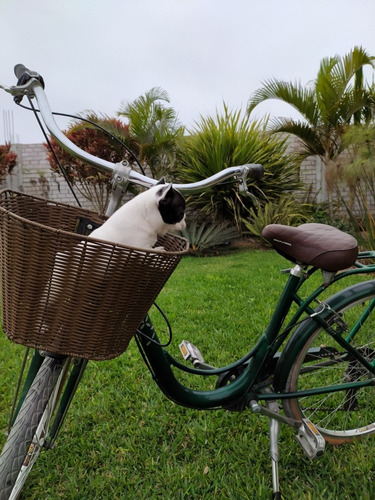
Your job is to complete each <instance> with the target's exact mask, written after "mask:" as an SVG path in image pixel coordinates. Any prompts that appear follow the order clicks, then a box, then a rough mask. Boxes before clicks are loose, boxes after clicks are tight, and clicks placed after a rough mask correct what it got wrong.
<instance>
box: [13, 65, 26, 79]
mask: <svg viewBox="0 0 375 500" xmlns="http://www.w3.org/2000/svg"><path fill="white" fill-rule="evenodd" d="M27 71H29V70H28V69H27V68H26V66H24V65H23V64H16V65H15V66H14V74H15V75H16V77H17V79H18V80H19V79H20V78H21V76H22V75H23V74H24V73H26V72H27Z"/></svg>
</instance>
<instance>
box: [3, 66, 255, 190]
mask: <svg viewBox="0 0 375 500" xmlns="http://www.w3.org/2000/svg"><path fill="white" fill-rule="evenodd" d="M14 72H15V75H16V77H17V79H18V81H17V85H16V86H12V87H6V86H4V85H0V88H2V89H3V90H5V91H6V92H9V93H10V94H11V95H13V97H14V100H15V102H16V103H17V104H19V103H20V102H21V100H22V98H23V96H24V95H28V96H29V97H30V98H31V99H32V98H35V99H36V101H37V103H38V107H39V111H40V115H41V117H42V120H43V122H44V124H45V126H46V128H47V129H48V131H49V133H50V134H51V136H52V137H53V138H54V139H55V140H56V141H57V142H58V144H59V145H60V146H61V147H62V148H64V149H65V150H66V151H68V152H69V153H70V154H71V155H72V156H74V157H75V158H78V159H80V160H82V161H83V162H85V163H88V164H90V165H92V166H93V167H95V168H96V169H98V170H99V171H101V172H103V173H112V175H113V177H114V178H115V177H116V174H117V173H118V172H121V177H122V178H124V173H125V177H126V179H125V180H126V182H131V183H133V184H137V185H140V186H144V187H151V186H153V185H155V184H156V183H157V182H158V181H157V180H156V179H152V178H150V177H147V176H145V175H142V174H140V173H138V172H136V171H135V170H132V169H131V168H130V167H129V165H128V163H127V162H125V161H124V162H121V163H120V164H114V163H111V162H109V161H106V160H102V159H101V158H98V157H96V156H94V155H91V154H89V153H87V152H86V151H84V150H83V149H81V148H79V147H78V146H76V145H75V144H74V143H73V142H72V141H70V140H69V139H68V138H67V137H66V136H65V135H64V134H63V132H62V131H61V130H60V128H59V127H58V125H57V124H56V121H55V119H54V117H53V114H52V111H51V109H50V106H49V103H48V101H47V97H46V95H45V92H44V80H43V77H42V76H41V75H39V73H37V72H36V71H31V70H29V69H28V68H26V66H24V65H23V64H17V65H16V66H15V68H14ZM263 173H264V170H263V166H262V165H259V164H247V165H239V166H234V167H229V168H226V169H223V170H222V171H220V172H218V173H217V174H214V175H212V176H211V177H208V178H206V179H203V180H202V181H199V182H193V183H189V184H175V183H173V186H174V187H175V188H176V189H178V190H179V191H181V192H182V193H194V192H200V191H204V190H205V189H206V188H208V187H211V186H214V185H215V184H218V183H220V182H223V181H225V180H227V179H234V180H236V181H238V182H239V190H240V192H241V193H243V194H246V193H247V192H248V190H247V183H246V179H247V177H250V178H252V179H254V180H259V179H261V178H262V176H263Z"/></svg>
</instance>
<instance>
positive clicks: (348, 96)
mask: <svg viewBox="0 0 375 500" xmlns="http://www.w3.org/2000/svg"><path fill="white" fill-rule="evenodd" d="M365 66H371V67H372V68H374V67H375V57H373V56H370V55H369V54H368V53H367V52H366V51H365V50H364V49H363V48H362V47H355V48H354V49H353V50H352V51H350V52H349V53H348V54H346V55H345V56H344V57H339V56H337V55H336V56H334V57H329V58H325V59H323V60H322V61H321V64H320V68H319V71H318V75H317V78H316V80H315V81H314V82H313V84H312V85H310V86H303V85H301V83H292V82H283V81H280V80H277V79H271V80H268V81H267V82H265V84H264V86H263V87H262V88H260V89H258V90H257V91H255V92H254V94H253V95H252V96H251V97H250V99H249V101H248V107H247V111H248V113H249V114H250V113H251V112H252V111H253V109H254V108H255V107H256V106H257V105H258V104H260V103H261V102H263V101H266V100H268V99H279V100H281V101H283V102H285V103H288V104H290V105H291V106H293V107H294V108H295V109H296V110H297V111H298V112H299V113H300V114H301V119H300V120H294V119H292V118H275V119H274V120H273V121H272V122H271V123H272V125H271V130H272V131H273V132H284V133H288V134H292V135H294V136H296V137H298V138H299V139H300V142H301V145H302V147H303V150H302V152H301V157H302V158H305V157H307V156H311V155H317V156H319V157H320V158H321V160H322V161H323V163H324V165H325V172H326V181H327V187H328V191H329V193H331V192H332V189H333V186H334V184H335V182H336V176H335V175H334V174H333V172H334V171H335V170H336V169H332V167H333V166H334V165H335V160H336V159H337V158H338V156H339V155H340V153H341V152H342V151H343V150H344V145H343V141H342V136H343V134H344V133H345V131H346V130H347V128H348V126H349V125H350V124H352V123H355V124H359V123H368V122H370V121H371V119H373V117H374V114H375V86H374V84H372V86H368V85H366V83H365V81H364V76H363V69H364V67H365Z"/></svg>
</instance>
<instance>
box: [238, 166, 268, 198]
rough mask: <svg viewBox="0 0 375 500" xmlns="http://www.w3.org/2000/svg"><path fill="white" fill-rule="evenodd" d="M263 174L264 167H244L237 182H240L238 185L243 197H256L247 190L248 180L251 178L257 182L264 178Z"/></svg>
mask: <svg viewBox="0 0 375 500" xmlns="http://www.w3.org/2000/svg"><path fill="white" fill-rule="evenodd" d="M249 173H250V175H249ZM263 174H264V168H263V165H259V164H250V165H243V167H242V172H241V173H240V174H239V175H238V176H237V180H238V181H239V185H238V190H239V192H240V193H241V194H242V195H243V196H247V197H249V198H254V195H253V194H252V193H251V192H250V191H249V190H248V188H247V178H248V177H250V178H253V179H255V180H260V179H261V178H262V177H263Z"/></svg>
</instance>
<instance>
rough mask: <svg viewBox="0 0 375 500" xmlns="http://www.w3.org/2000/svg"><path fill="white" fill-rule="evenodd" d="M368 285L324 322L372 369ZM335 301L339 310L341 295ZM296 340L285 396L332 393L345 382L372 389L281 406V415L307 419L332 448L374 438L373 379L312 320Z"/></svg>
mask: <svg viewBox="0 0 375 500" xmlns="http://www.w3.org/2000/svg"><path fill="white" fill-rule="evenodd" d="M367 283H368V285H367V287H366V286H363V287H361V284H359V285H358V286H357V285H354V286H353V287H351V288H350V293H347V294H346V299H345V300H344V301H343V300H341V305H340V306H339V307H338V308H335V312H333V311H332V312H331V313H329V315H328V318H326V321H327V322H328V323H329V324H330V326H331V327H332V328H333V329H334V330H335V331H336V332H339V333H340V335H341V336H342V337H343V338H345V339H346V340H347V341H348V342H350V344H351V346H353V347H354V348H355V349H356V350H357V351H358V353H360V354H361V356H363V358H365V359H366V360H367V361H368V362H369V363H372V364H373V365H374V364H375V311H374V309H375V286H374V284H373V282H372V284H371V283H370V282H367ZM347 290H349V289H347ZM366 290H367V291H366ZM343 296H344V295H341V297H343ZM334 297H335V300H333V302H332V304H334V303H335V302H336V303H337V304H339V302H340V294H336V296H334ZM328 302H329V301H328ZM343 302H344V303H343ZM332 309H333V308H332ZM298 336H299V340H298V342H299V343H300V346H301V348H300V351H299V353H298V355H297V356H296V357H295V359H294V361H293V362H292V365H291V367H290V370H289V374H288V377H287V380H286V384H285V387H284V390H283V392H294V391H303V390H307V389H312V388H317V387H318V388H320V387H327V386H331V387H333V388H334V389H336V388H338V386H339V385H340V384H344V383H347V382H350V383H351V382H366V383H367V382H368V383H369V384H371V381H373V383H372V384H371V385H367V386H366V387H360V388H358V387H355V386H353V388H351V389H346V390H338V391H337V392H329V393H327V394H318V395H311V396H305V397H303V396H301V397H299V398H295V399H289V400H284V401H283V406H284V410H285V413H286V414H287V415H288V416H291V417H293V418H296V419H301V418H308V419H310V420H311V421H312V422H313V423H314V424H315V425H316V427H317V428H318V429H319V431H320V433H321V434H322V435H323V437H324V438H325V440H326V441H327V442H329V443H331V444H341V443H343V442H346V441H352V440H353V439H357V438H360V437H362V436H364V435H367V434H372V433H374V432H375V385H374V384H375V377H374V375H373V374H372V373H371V372H370V371H369V370H368V369H367V368H366V367H365V366H364V365H363V364H362V363H361V362H360V361H358V360H357V359H356V358H355V356H354V355H353V354H352V353H349V352H347V350H346V349H344V348H343V347H342V346H341V345H339V343H338V342H337V341H335V340H334V339H333V338H332V336H331V335H329V334H328V333H327V332H326V331H325V330H324V329H323V328H322V327H319V326H318V325H317V322H316V321H314V320H313V319H311V320H308V323H307V325H301V327H300V329H299V331H296V332H295V335H294V337H293V338H294V339H295V340H297V339H298ZM293 338H292V339H291V342H292V341H293ZM301 338H302V340H301Z"/></svg>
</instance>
